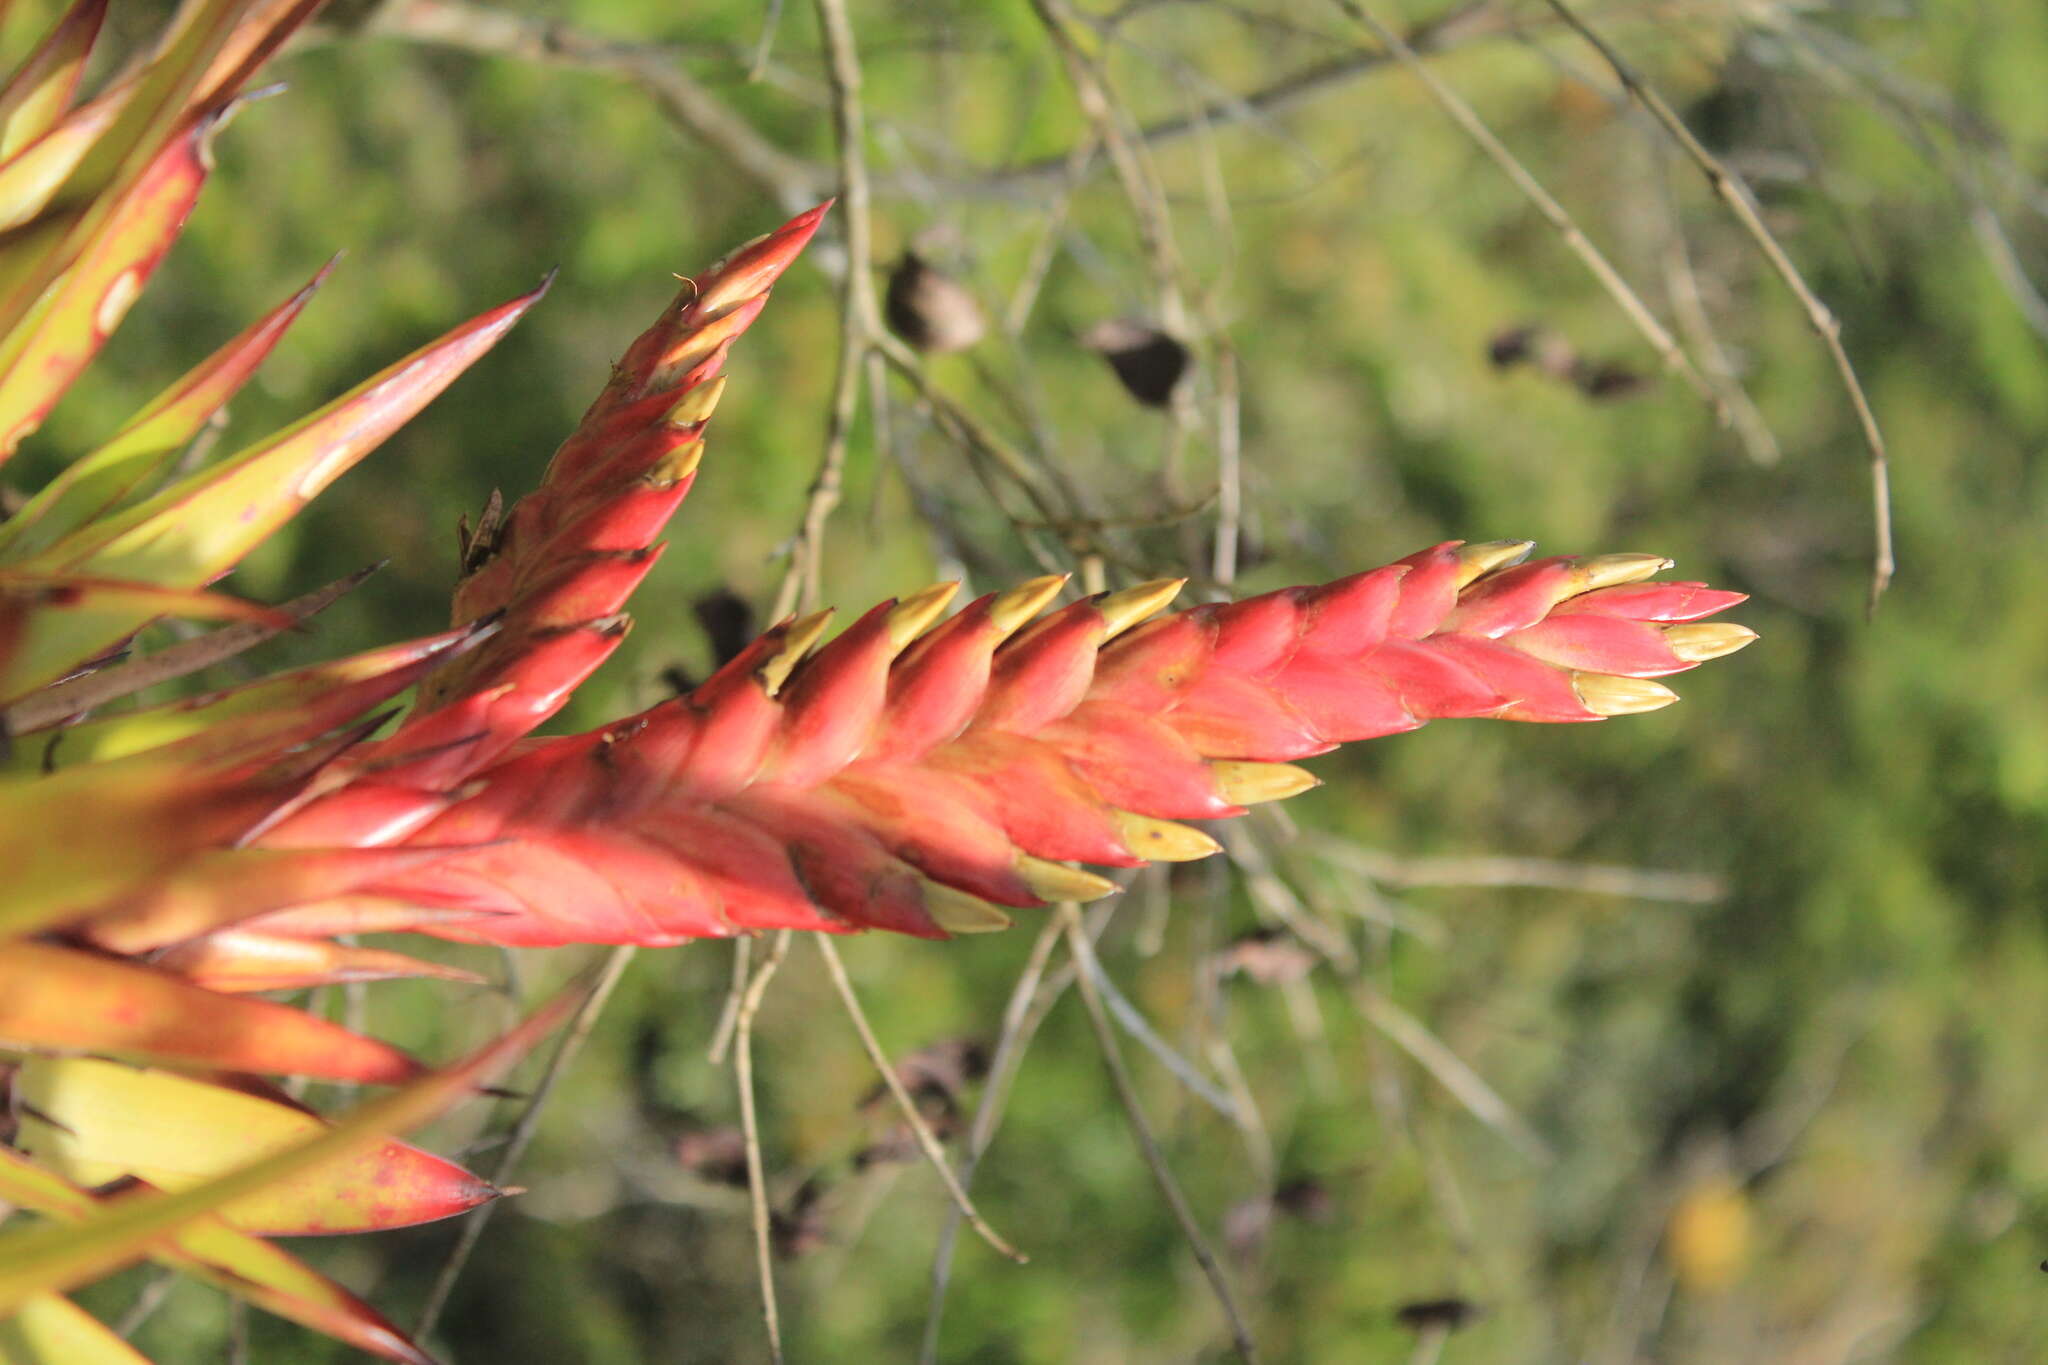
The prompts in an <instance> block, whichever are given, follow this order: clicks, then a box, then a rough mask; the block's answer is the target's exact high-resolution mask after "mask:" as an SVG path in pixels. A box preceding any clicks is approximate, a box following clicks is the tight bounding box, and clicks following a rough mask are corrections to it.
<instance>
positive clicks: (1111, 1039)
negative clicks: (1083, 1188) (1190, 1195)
mask: <svg viewBox="0 0 2048 1365" xmlns="http://www.w3.org/2000/svg"><path fill="white" fill-rule="evenodd" d="M1055 913H1056V914H1058V915H1059V917H1060V924H1061V929H1062V931H1063V932H1064V933H1065V934H1066V937H1067V951H1068V952H1070V953H1072V954H1073V956H1074V960H1075V961H1076V962H1079V961H1081V960H1083V957H1084V955H1086V954H1087V952H1088V942H1087V939H1086V937H1085V935H1084V934H1083V933H1082V930H1081V912H1080V908H1079V907H1078V906H1076V905H1074V904H1073V903H1071V902H1067V903H1063V904H1062V905H1061V906H1060V907H1059V908H1058V910H1057V911H1056V912H1055ZM1076 980H1077V981H1078V982H1079V984H1080V987H1081V1001H1082V1003H1083V1004H1084V1005H1086V1006H1087V1009H1088V1022H1089V1023H1091V1024H1092V1025H1094V1028H1095V1041H1096V1043H1097V1045H1098V1046H1099V1047H1100V1048H1101V1050H1102V1061H1103V1065H1104V1066H1106V1067H1107V1068H1108V1069H1109V1079H1110V1084H1111V1085H1113V1086H1114V1087H1115V1088H1116V1094H1117V1100H1118V1101H1119V1102H1120V1103H1121V1104H1122V1105H1123V1110H1124V1117H1125V1118H1127V1119H1128V1120H1129V1121H1130V1125H1131V1135H1132V1137H1134V1138H1135V1139H1136V1140H1137V1143H1138V1150H1139V1152H1140V1153H1141V1154H1142V1155H1143V1156H1144V1158H1145V1164H1146V1166H1148V1167H1150V1168H1151V1171H1152V1179H1153V1180H1154V1181H1155V1182H1156V1183H1157V1184H1158V1186H1159V1193H1160V1195H1161V1197H1162V1198H1164V1199H1165V1200H1166V1206H1167V1208H1168V1209H1169V1210H1171V1211H1172V1213H1173V1218H1174V1221H1175V1222H1176V1223H1178V1224H1180V1230H1181V1235H1182V1236H1184V1237H1186V1238H1187V1240H1188V1247H1189V1249H1190V1250H1192V1251H1193V1252H1194V1255H1195V1261H1196V1263H1197V1264H1199V1265H1200V1266H1201V1267H1202V1274H1203V1275H1205V1276H1207V1277H1208V1280H1209V1287H1210V1288H1211V1289H1213V1290H1214V1291H1215V1293H1216V1302H1217V1303H1218V1304H1219V1305H1220V1306H1221V1307H1222V1309H1223V1316H1224V1318H1225V1319H1226V1320H1227V1321H1228V1322H1229V1324H1230V1336H1231V1340H1232V1343H1233V1345H1234V1346H1235V1347H1236V1349H1237V1354H1238V1358H1239V1359H1241V1360H1243V1361H1245V1362H1246V1365H1256V1362H1257V1361H1258V1359H1259V1348H1258V1346H1257V1345H1256V1344H1255V1343H1254V1342H1253V1341H1252V1335H1251V1329H1250V1328H1249V1327H1247V1326H1246V1325H1245V1320H1244V1315H1243V1314H1242V1313H1241V1312H1239V1311H1238V1306H1237V1298H1236V1296H1235V1295H1234V1294H1232V1292H1231V1289H1230V1281H1229V1279H1228V1278H1227V1277H1226V1276H1225V1275H1224V1273H1223V1266H1222V1264H1221V1263H1220V1262H1219V1261H1218V1260H1217V1259H1216V1253H1215V1252H1213V1251H1211V1250H1210V1249H1209V1241H1208V1239H1207V1238H1206V1237H1204V1236H1203V1235H1202V1228H1201V1224H1199V1223H1198V1222H1196V1221H1195V1214H1194V1210H1192V1209H1190V1208H1189V1207H1188V1202H1187V1198H1186V1196H1185V1195H1183V1194H1182V1193H1181V1190H1180V1184H1179V1182H1177V1181H1176V1180H1175V1179H1174V1178H1173V1172H1172V1171H1171V1170H1170V1169H1168V1168H1167V1165H1166V1158H1165V1156H1164V1155H1163V1154H1162V1153H1161V1152H1160V1150H1159V1142H1158V1140H1157V1139H1156V1138H1154V1137H1153V1136H1152V1126H1151V1124H1150V1123H1148V1122H1147V1121H1146V1119H1145V1110H1144V1107H1143V1106H1142V1105H1140V1104H1139V1102H1138V1092H1137V1090H1136V1089H1135V1088H1133V1086H1132V1085H1131V1077H1130V1072H1129V1071H1127V1070H1126V1069H1125V1067H1124V1059H1123V1054H1122V1053H1121V1052H1120V1051H1118V1049H1117V1043H1116V1030H1115V1029H1114V1028H1112V1027H1111V1026H1110V1021H1109V1011H1108V1010H1106V1009H1105V1008H1103V1004H1102V996H1101V993H1100V992H1098V991H1097V990H1096V989H1095V981H1094V978H1093V977H1091V976H1090V975H1089V974H1088V973H1087V972H1086V971H1082V972H1079V973H1078V974H1077V975H1076Z"/></svg>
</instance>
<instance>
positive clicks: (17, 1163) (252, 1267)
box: [0, 1147, 429, 1365]
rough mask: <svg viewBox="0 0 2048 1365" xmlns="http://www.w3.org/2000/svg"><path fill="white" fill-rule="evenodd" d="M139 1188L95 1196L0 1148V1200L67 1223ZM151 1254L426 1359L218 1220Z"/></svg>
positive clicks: (352, 1299) (371, 1342) (339, 1294)
mask: <svg viewBox="0 0 2048 1365" xmlns="http://www.w3.org/2000/svg"><path fill="white" fill-rule="evenodd" d="M145 1188H147V1187H144V1186H140V1185H138V1186H133V1187H130V1188H129V1189H127V1190H123V1191H122V1192H121V1193H118V1194H115V1195H111V1196H108V1195H98V1194H94V1193H93V1192H91V1191H89V1190H85V1189H81V1188H80V1187H79V1186H77V1185H74V1184H72V1183H71V1182H70V1181H68V1180H66V1179H64V1178H63V1177H62V1176H60V1175H57V1174H56V1173H55V1172H52V1171H48V1170H45V1169H43V1168H42V1167H40V1166H38V1165H36V1164H35V1163H34V1162H32V1161H30V1160H29V1159H28V1158H27V1157H25V1156H22V1155H21V1154H20V1153H18V1152H14V1151H10V1150H9V1149H7V1148H5V1147H0V1199H4V1200H6V1201H8V1202H10V1203H13V1204H15V1205H17V1206H19V1207H21V1208H25V1209H29V1210H32V1211H34V1212H36V1213H40V1214H43V1215H45V1216H47V1217H52V1218H58V1219H61V1220H63V1221H65V1222H67V1223H77V1222H83V1221H84V1220H86V1219H88V1218H91V1217H92V1216H93V1215H94V1214H95V1213H97V1212H98V1211H100V1209H102V1208H103V1207H104V1206H105V1205H107V1204H109V1203H113V1202H115V1201H118V1200H121V1199H129V1198H134V1197H135V1193H134V1191H136V1190H141V1189H145ZM150 1256H151V1259H153V1260H155V1261H157V1262H159V1263H160V1264H163V1265H167V1266H171V1267H173V1268H175V1269H178V1270H182V1271H184V1272H185V1273H187V1274H189V1275H192V1276H193V1277H195V1278H197V1279H201V1280H204V1281H206V1282H207V1283H208V1284H212V1285H215V1286H217V1287H219V1288H221V1289H224V1290H226V1291H227V1292H228V1293H230V1294H236V1295H239V1296H240V1297H242V1298H245V1299H247V1300H249V1301H250V1302H251V1303H253V1304H256V1305H257V1306H258V1307H260V1308H264V1309H267V1310H268V1311H270V1312H272V1313H275V1314H277V1315H278V1316H279V1317H284V1318H290V1319H292V1320H293V1321H295V1322H300V1323H304V1324H305V1325H306V1326H308V1327H311V1328H313V1329H314V1330H316V1331H320V1332H325V1333H327V1335H329V1336H331V1337H335V1338H337V1339H338V1340H341V1341H346V1342H348V1343H349V1344H350V1345H352V1346H356V1347H359V1348H360V1349H362V1350H365V1351H368V1352H370V1353H371V1354H372V1355H378V1356H382V1357H384V1358H385V1359H387V1360H400V1361H406V1362H408V1365H425V1363H426V1362H428V1361H429V1357H428V1356H427V1355H426V1354H425V1353H424V1352H423V1351H421V1350H420V1349H419V1348H418V1347H417V1346H415V1345H413V1344H412V1342H411V1341H410V1340H409V1339H407V1337H406V1335H405V1334H404V1333H403V1332H401V1331H399V1330H398V1329H397V1328H396V1327H394V1326H392V1325H391V1323H390V1322H388V1321H386V1320H385V1318H384V1317H383V1316H382V1315H381V1314H379V1313H378V1312H377V1310H375V1309H374V1308H371V1307H370V1306H369V1305H368V1304H366V1303H364V1302H363V1301H362V1300H361V1299H359V1298H357V1297H356V1296H355V1295H353V1294H351V1293H349V1292H348V1290H346V1289H344V1288H342V1287H341V1286H340V1285H338V1284H336V1283H335V1282H334V1281H333V1280H330V1279H328V1278H327V1277H326V1276H325V1275H322V1274H321V1273H320V1272H318V1271H316V1270H314V1269H313V1268H312V1267H310V1266H308V1265H306V1264H305V1263H304V1262H303V1261H301V1260H299V1259H298V1258H297V1257H296V1256H293V1255H292V1254H291V1253H290V1252H288V1251H286V1250H284V1249H283V1248H282V1247H279V1246H275V1245H273V1244H272V1243H269V1242H266V1241H264V1240H263V1239H262V1238H260V1237H252V1236H250V1235H249V1234H248V1233H246V1232H238V1231H236V1230H235V1229H234V1228H231V1227H229V1226H228V1225H227V1224H226V1223H224V1222H222V1221H221V1220H220V1219H219V1218H217V1217H211V1216H209V1217H206V1218H202V1219H198V1220H197V1221H195V1222H192V1223H190V1224H188V1225H186V1226H185V1227H183V1228H181V1229H179V1230H177V1231H176V1232H173V1233H172V1234H170V1236H169V1238H168V1239H167V1240H166V1242H165V1243H164V1244H160V1245H158V1246H156V1247H155V1248H153V1249H152V1250H151V1252H150Z"/></svg>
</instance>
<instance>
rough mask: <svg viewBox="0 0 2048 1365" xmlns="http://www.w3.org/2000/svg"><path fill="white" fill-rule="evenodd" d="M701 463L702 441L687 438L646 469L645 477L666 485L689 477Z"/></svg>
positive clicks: (702, 456) (702, 458) (702, 455)
mask: <svg viewBox="0 0 2048 1365" xmlns="http://www.w3.org/2000/svg"><path fill="white" fill-rule="evenodd" d="M702 463H704V442H703V441H702V440H697V439H692V440H688V441H685V442H683V444H681V445H679V446H677V447H676V448H675V449H674V450H671V451H670V452H669V453H668V454H666V455H664V456H662V457H661V459H660V460H659V461H657V462H656V463H655V465H654V467H653V468H652V469H650V470H648V471H647V478H648V479H649V481H650V482H653V483H655V484H658V485H661V486H662V487H667V486H669V485H671V484H674V483H677V482H680V481H681V480H683V479H687V478H689V477H690V476H691V475H692V474H694V473H696V472H697V466H698V465H700V464H702Z"/></svg>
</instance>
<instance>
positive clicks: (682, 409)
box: [664, 375, 725, 427]
mask: <svg viewBox="0 0 2048 1365" xmlns="http://www.w3.org/2000/svg"><path fill="white" fill-rule="evenodd" d="M724 396H725V376H724V375H719V376H718V377H717V378H716V379H713V380H711V381H710V382H709V383H707V384H699V385H698V386H697V387H696V388H694V389H691V390H690V391H689V392H688V393H686V394H684V395H683V396H682V397H681V398H679V399H677V400H676V405H675V406H674V407H672V408H670V409H669V410H668V416H667V417H666V418H665V419H664V420H665V421H667V423H668V424H669V425H670V426H672V427H688V426H695V425H696V424H697V423H699V422H703V421H706V420H708V419H709V418H710V416H711V413H712V410H713V409H715V408H716V407H717V406H718V400H719V399H720V398H722V397H724Z"/></svg>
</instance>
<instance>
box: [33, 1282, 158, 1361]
mask: <svg viewBox="0 0 2048 1365" xmlns="http://www.w3.org/2000/svg"><path fill="white" fill-rule="evenodd" d="M0 1365H149V1357H148V1356H145V1355H143V1354H142V1353H141V1352H140V1351H138V1350H136V1349H135V1348H134V1347H133V1346H130V1345H129V1344H128V1343H127V1342H125V1341H123V1340H121V1338H120V1337H119V1336H118V1335H116V1333H115V1332H114V1329H113V1328H111V1327H109V1326H107V1325H106V1324H105V1323H103V1322H101V1321H100V1320H99V1319H98V1318H96V1317H94V1316H93V1315H92V1314H90V1313H88V1312H86V1311H85V1310H84V1309H83V1308H80V1307H79V1306H78V1305H77V1304H75V1303H73V1302H72V1301H71V1300H69V1299H67V1298H64V1297H63V1296H62V1295H58V1294H37V1295H34V1296H32V1297H30V1298H28V1299H26V1300H24V1301H23V1302H22V1304H21V1306H20V1307H19V1308H18V1309H16V1310H15V1313H14V1315H13V1316H12V1317H9V1318H0Z"/></svg>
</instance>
